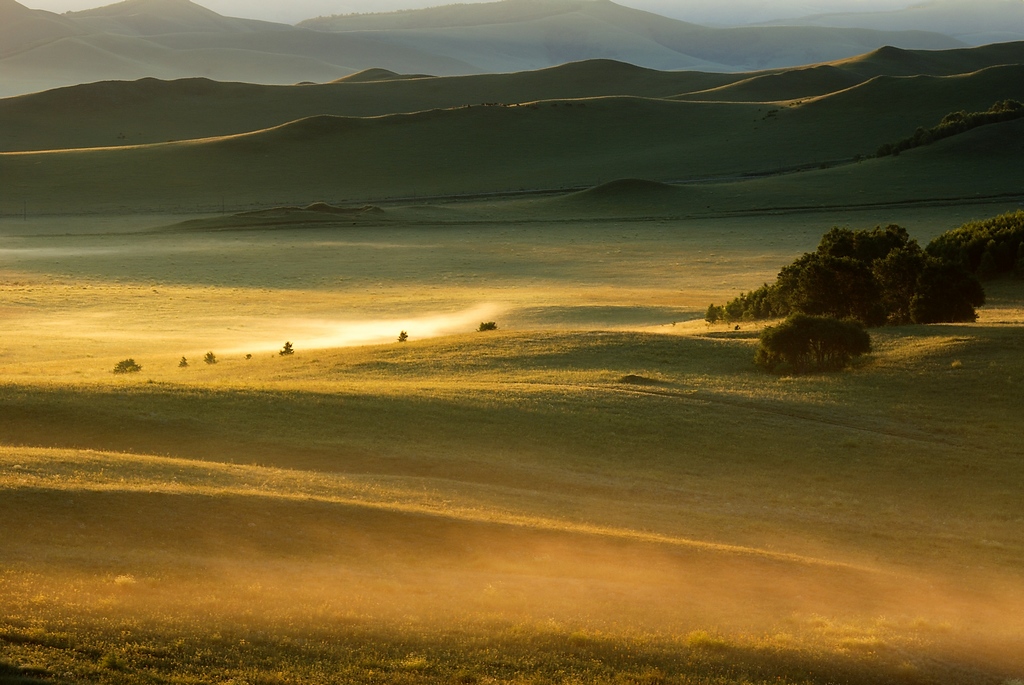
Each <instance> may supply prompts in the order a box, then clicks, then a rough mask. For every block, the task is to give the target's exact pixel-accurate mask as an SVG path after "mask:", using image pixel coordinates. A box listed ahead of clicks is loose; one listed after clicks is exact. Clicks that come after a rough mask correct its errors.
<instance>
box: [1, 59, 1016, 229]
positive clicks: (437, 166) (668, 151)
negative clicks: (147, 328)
mask: <svg viewBox="0 0 1024 685" xmlns="http://www.w3.org/2000/svg"><path fill="white" fill-rule="evenodd" d="M603 68H610V70H611V71H612V72H613V73H614V72H617V71H618V72H623V73H625V74H628V73H629V72H630V68H629V67H624V66H622V65H617V64H608V63H596V64H584V65H573V66H572V67H566V69H569V70H570V72H571V71H573V70H583V71H585V72H589V73H591V74H599V73H601V70H602V69H603ZM641 73H645V74H649V75H650V77H651V80H650V82H649V83H648V86H647V87H654V86H655V84H657V82H658V81H659V80H662V79H666V80H667V79H668V78H669V76H667V75H662V74H657V73H656V72H654V73H650V72H641ZM559 76H561V75H560V74H559V70H551V71H548V72H540V73H536V74H532V75H520V78H522V79H525V80H526V81H528V80H529V79H540V81H541V82H543V81H544V80H545V79H551V80H550V82H549V83H548V85H546V86H542V87H547V88H551V89H555V86H554V85H552V84H556V83H558V82H559V81H560V79H559ZM478 78H483V77H478ZM502 78H504V77H502ZM509 78H511V77H509ZM682 78H686V77H685V76H683V77H682ZM623 80H625V78H623ZM431 82H432V81H431V80H430V79H417V80H408V81H388V82H380V83H364V84H348V85H346V84H336V85H334V86H331V88H338V89H340V88H346V87H347V88H352V89H357V88H364V89H372V88H390V89H394V92H395V93H401V92H402V91H403V90H405V89H413V90H415V89H417V88H423V87H427V86H429V85H430V84H431ZM498 82H499V84H500V83H501V79H499V81H498ZM444 83H449V84H453V85H458V84H459V83H460V81H459V80H458V79H455V80H452V81H444ZM152 85H154V86H156V87H157V88H163V87H165V86H167V85H172V86H175V87H178V88H184V89H187V88H189V87H194V88H196V90H197V91H198V92H199V93H201V92H202V91H203V90H204V89H208V90H212V91H214V92H215V93H219V92H222V90H223V89H227V88H236V89H238V90H239V91H240V92H243V93H244V92H246V90H247V89H248V88H249V87H248V86H241V85H239V86H233V85H228V86H222V85H218V84H210V83H208V82H183V83H179V84H152ZM490 86H491V87H496V86H497V84H494V83H492V84H490ZM110 87H111V88H112V89H115V90H116V89H117V88H123V87H125V86H124V84H111V86H110ZM661 87H665V86H664V81H663V82H662V85H661ZM308 88H311V90H309V91H307V90H306V87H301V88H296V89H295V90H294V92H296V93H299V94H300V95H302V94H305V93H306V92H308V93H310V95H311V96H313V97H311V98H310V100H309V101H307V103H305V104H304V105H303V106H304V107H315V106H316V104H317V103H316V101H315V96H317V95H318V93H319V92H320V91H319V90H318V89H312V88H313V87H308ZM322 88H326V87H322ZM71 92H72V93H73V92H74V90H72V91H71ZM82 92H84V93H89V92H90V90H89V89H86V90H84V91H82ZM263 92H265V93H266V92H270V93H271V94H274V93H273V91H263ZM289 92H292V91H289ZM324 92H326V91H324ZM453 92H454V91H453ZM50 95H51V96H60V95H64V94H50ZM196 97H197V98H199V97H201V96H199V95H197V96H196ZM1002 99H1017V100H1024V67H1021V66H1004V67H993V68H988V69H983V70H981V71H979V72H975V73H971V74H963V75H958V76H950V77H931V76H915V77H878V78H875V79H872V80H869V81H867V82H864V83H862V84H860V85H857V86H854V87H852V88H848V89H846V90H842V91H839V92H837V93H834V94H829V95H826V96H823V97H820V98H814V99H810V100H808V101H806V102H803V103H802V104H799V105H796V106H788V107H781V108H780V107H772V106H771V105H766V104H760V103H729V102H685V101H678V100H666V99H656V98H641V97H596V98H584V99H556V100H542V101H535V102H526V103H522V104H520V105H516V106H504V105H501V104H493V103H492V104H489V105H474V106H469V107H466V106H460V107H454V108H447V109H429V110H425V111H420V112H414V113H410V114H392V115H386V116H379V117H341V116H333V115H318V116H311V117H305V118H302V119H297V120H295V121H292V122H289V123H287V124H283V125H280V126H275V127H271V128H266V129H263V130H260V131H256V132H252V133H246V134H240V135H228V136H223V137H216V138H208V139H202V140H192V141H181V142H174V143H162V144H153V145H140V146H127V147H124V148H122V149H94V150H80V151H53V152H42V153H26V154H18V153H5V154H3V155H0V173H2V174H4V175H5V177H6V178H8V179H10V181H9V182H8V183H7V184H5V192H4V196H3V197H2V198H0V212H2V213H7V214H11V213H17V212H19V211H21V210H23V209H24V206H25V204H26V203H27V204H28V205H30V206H32V207H33V208H34V211H35V212H43V213H51V212H55V213H61V212H91V211H139V210H145V211H171V210H174V211H178V210H184V211H202V210H209V209H213V208H217V209H219V208H221V207H232V208H256V207H268V206H275V205H305V204H309V203H310V202H315V201H321V200H323V201H327V202H331V203H344V202H351V201H357V202H364V201H385V200H388V199H395V198H413V197H428V196H462V195H467V194H470V195H472V194H480V193H507V192H521V191H534V190H545V191H548V190H557V189H566V188H568V189H573V188H581V187H588V186H594V185H598V184H600V183H604V182H607V181H611V180H615V179H621V178H645V179H649V180H652V181H661V182H693V181H707V180H709V179H717V180H719V181H728V180H736V179H740V178H743V177H745V176H750V175H764V174H777V173H780V172H786V171H790V170H794V169H800V168H814V167H818V166H829V165H834V164H837V163H845V162H849V161H850V160H852V159H854V158H855V157H857V156H858V155H860V156H865V155H870V154H873V153H874V151H875V150H876V149H877V148H878V146H879V145H880V144H882V143H884V142H889V141H892V140H899V139H901V138H903V137H905V136H907V135H910V134H911V133H912V132H913V131H914V130H915V129H916V128H917V127H919V126H931V125H934V124H935V123H936V122H938V121H939V120H940V119H941V118H942V117H943V116H945V115H946V114H947V113H949V112H951V111H957V110H961V109H963V110H967V111H983V110H985V109H987V108H988V107H989V106H990V105H991V103H992V102H995V101H998V100H1002ZM286 101H287V98H281V99H280V100H279V101H278V102H286ZM77 110H78V111H82V110H85V107H78V108H77ZM236 111H237V110H236ZM279 116H280V115H279ZM623 122H629V125H628V126H624V125H623ZM190 125H193V124H190ZM204 125H205V124H204ZM221 125H225V126H226V124H224V122H221ZM234 125H235V126H237V125H238V124H237V123H235V124H234ZM998 130H1000V131H1008V130H1013V129H1009V128H999V129H998ZM985 135H987V134H985ZM594 141H601V145H594ZM1011 145H1012V141H1011ZM964 152H965V154H966V152H967V151H964ZM995 152H997V153H998V152H999V150H996V151H995ZM842 173H846V172H842ZM953 175H954V176H957V174H953ZM961 175H962V174H961ZM1010 177H1013V176H1012V174H1011V176H1010ZM982 179H984V182H986V183H988V182H989V181H991V183H993V184H997V185H998V184H1001V183H1002V182H1003V180H1004V179H1002V178H991V176H990V175H987V176H983V177H982ZM966 180H969V181H970V182H972V183H974V182H975V181H976V180H977V179H966ZM780 182H781V181H780ZM958 182H959V181H958ZM965 182H966V181H965ZM881 190H882V191H883V194H884V195H886V197H890V196H891V192H889V191H888V190H886V189H884V188H883V189H881ZM853 191H854V189H853V188H850V187H848V186H847V187H844V188H843V189H842V192H843V193H846V194H849V193H851V192H853ZM793 192H798V191H793ZM906 192H912V194H919V193H917V191H916V190H913V191H912V188H909V187H908V188H907V189H906ZM830 194H832V191H828V190H827V189H826V191H825V195H826V196H828V195H830ZM887 201H888V200H887ZM837 202H840V203H844V202H845V201H839V200H837ZM787 203H788V201H787V200H783V199H779V200H777V201H775V202H774V204H782V205H784V204H787Z"/></svg>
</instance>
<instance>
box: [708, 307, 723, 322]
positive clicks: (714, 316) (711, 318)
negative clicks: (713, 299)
mask: <svg viewBox="0 0 1024 685" xmlns="http://www.w3.org/2000/svg"><path fill="white" fill-rule="evenodd" d="M723 314H724V312H723V311H722V308H721V307H718V306H715V305H713V304H709V305H708V308H707V310H706V311H705V312H704V320H705V321H707V322H708V325H709V326H713V325H714V324H716V323H718V322H719V321H721V320H722V316H723Z"/></svg>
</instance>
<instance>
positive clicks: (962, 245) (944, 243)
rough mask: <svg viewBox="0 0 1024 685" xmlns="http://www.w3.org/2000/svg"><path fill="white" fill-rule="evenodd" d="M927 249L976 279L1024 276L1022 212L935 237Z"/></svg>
mask: <svg viewBox="0 0 1024 685" xmlns="http://www.w3.org/2000/svg"><path fill="white" fill-rule="evenodd" d="M926 249H927V252H928V254H930V255H933V256H934V257H937V258H939V259H942V260H945V261H948V262H955V263H957V264H961V265H963V266H964V267H966V268H967V270H968V271H970V272H972V273H974V274H977V275H978V277H979V278H991V277H993V276H997V275H999V274H1003V273H1010V272H1014V273H1017V274H1018V275H1022V276H1024V211H1021V210H1017V211H1016V212H1008V213H1006V214H1000V215H999V216H997V217H993V218H991V219H986V220H984V221H971V222H968V223H966V224H964V225H963V226H960V227H959V228H954V229H953V230H951V231H946V232H945V233H943V234H942V235H940V236H938V237H937V238H935V240H933V241H932V242H930V243H929V244H928V247H927V248H926Z"/></svg>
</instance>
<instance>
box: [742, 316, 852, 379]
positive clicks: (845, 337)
mask: <svg viewBox="0 0 1024 685" xmlns="http://www.w3.org/2000/svg"><path fill="white" fill-rule="evenodd" d="M870 351H871V336H869V335H868V333H867V331H866V330H864V326H863V325H861V324H860V323H857V322H855V321H840V320H839V319H832V318H829V317H824V316H808V315H806V314H794V315H793V316H791V317H789V318H788V319H786V320H785V321H784V322H783V323H781V324H779V325H778V326H769V327H768V328H765V329H764V330H763V331H762V332H761V344H760V346H759V347H758V348H757V353H756V354H755V355H754V363H755V364H757V365H758V366H760V367H762V368H765V369H768V370H769V371H773V370H775V369H776V368H777V367H779V366H780V365H783V364H785V365H787V366H788V367H789V368H790V369H791V370H792V371H793V373H806V372H811V371H837V370H839V369H842V368H844V367H846V366H848V365H849V363H850V361H851V360H852V359H853V358H854V357H857V356H860V355H862V354H864V353H866V352H870Z"/></svg>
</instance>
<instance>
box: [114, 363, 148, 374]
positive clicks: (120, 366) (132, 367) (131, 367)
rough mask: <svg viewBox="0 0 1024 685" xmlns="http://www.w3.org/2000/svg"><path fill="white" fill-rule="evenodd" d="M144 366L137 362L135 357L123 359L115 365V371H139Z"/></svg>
mask: <svg viewBox="0 0 1024 685" xmlns="http://www.w3.org/2000/svg"><path fill="white" fill-rule="evenodd" d="M139 371H142V367H141V366H139V365H138V364H136V363H135V360H134V359H122V360H121V361H119V362H118V363H117V364H115V365H114V373H119V374H120V373H138V372H139Z"/></svg>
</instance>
